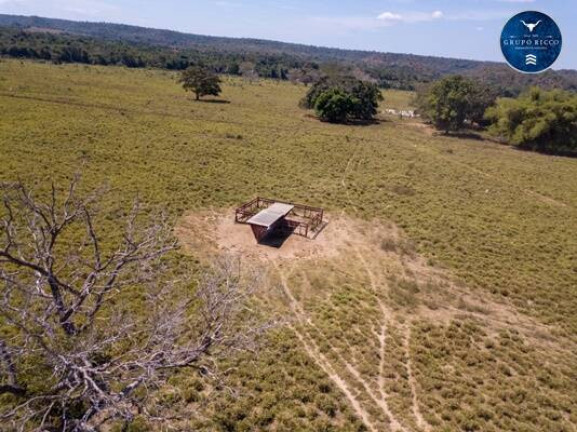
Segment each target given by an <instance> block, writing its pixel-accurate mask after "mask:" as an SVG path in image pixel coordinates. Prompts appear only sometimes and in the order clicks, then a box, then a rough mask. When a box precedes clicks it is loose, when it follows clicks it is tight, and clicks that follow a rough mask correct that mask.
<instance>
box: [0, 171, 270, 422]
mask: <svg viewBox="0 0 577 432" xmlns="http://www.w3.org/2000/svg"><path fill="white" fill-rule="evenodd" d="M78 181H79V178H78V177H76V178H75V179H74V180H73V181H72V182H71V184H70V186H69V187H68V189H67V191H66V193H65V194H64V196H63V197H62V198H61V196H60V193H59V190H58V188H57V187H56V186H54V185H52V187H51V190H50V194H49V198H48V201H47V202H46V203H44V202H42V201H41V200H38V199H37V198H36V197H35V196H34V195H33V194H32V193H31V192H30V191H29V190H28V189H27V188H26V187H25V186H23V185H22V184H13V185H2V186H1V190H2V192H3V199H2V202H3V209H4V210H3V211H2V212H1V213H0V216H1V219H0V239H2V240H0V282H1V283H2V284H3V286H2V290H1V291H0V324H3V326H4V327H6V326H8V327H9V328H11V329H12V330H11V332H10V337H9V338H8V337H6V335H3V334H2V333H0V394H2V393H10V394H12V395H13V396H14V397H15V399H14V403H13V404H11V405H10V406H7V407H0V422H1V421H6V422H10V424H12V425H13V426H14V428H15V429H21V430H29V429H34V428H40V429H39V430H41V429H42V428H49V429H51V430H54V429H55V430H62V431H88V430H99V429H100V428H101V427H103V426H104V424H106V423H107V422H109V421H111V420H115V419H125V420H127V419H128V420H129V419H131V418H133V416H134V413H135V412H136V411H141V412H146V409H142V406H141V403H142V402H141V400H140V399H139V397H137V392H136V390H137V389H139V388H146V389H153V388H155V387H157V386H159V385H160V383H162V382H163V380H164V379H165V378H166V377H167V376H168V375H169V374H170V373H171V371H173V370H174V369H177V368H184V367H200V366H201V364H204V360H208V359H211V361H215V360H217V359H218V358H222V357H223V356H227V355H230V353H231V352H234V351H236V350H239V349H250V348H252V347H253V346H254V341H255V340H256V339H257V338H258V336H259V335H260V334H262V333H263V332H264V331H266V329H267V328H268V325H267V324H262V323H260V322H259V321H258V320H257V319H254V315H253V314H251V313H249V310H248V304H249V303H250V299H251V294H252V293H251V287H252V286H254V285H255V284H257V283H258V280H257V278H255V277H253V276H251V277H246V276H243V275H242V272H241V271H240V264H239V262H238V261H235V260H233V259H223V260H221V261H220V262H218V263H216V264H215V266H214V268H212V269H208V270H207V271H206V272H205V273H203V274H202V275H201V276H200V277H199V278H197V277H196V278H195V277H194V275H193V274H192V273H191V272H188V271H180V270H179V269H175V268H173V267H171V266H170V265H168V264H169V262H171V261H170V260H169V259H166V258H165V257H166V255H167V254H168V253H170V252H171V251H173V250H175V249H176V247H177V245H176V243H175V242H174V240H173V238H172V234H171V233H172V230H171V227H170V225H169V223H168V221H167V219H166V217H164V216H163V215H162V214H153V215H152V216H151V217H149V218H144V217H143V215H142V212H141V208H140V205H139V204H138V203H135V204H134V205H133V207H132V210H131V211H130V213H129V214H128V216H126V217H125V218H123V220H121V221H115V225H116V226H118V225H121V226H122V225H124V230H123V232H122V233H121V235H120V236H118V235H109V236H108V237H110V238H106V239H105V238H104V237H102V236H101V234H100V232H99V229H98V227H99V225H100V224H101V223H102V221H100V219H99V218H98V212H97V211H96V210H95V205H96V203H97V202H98V199H99V197H100V196H101V193H96V194H93V195H92V196H89V197H87V198H82V197H79V196H78V195H77V186H78ZM119 222H120V224H119ZM111 238H112V239H114V238H117V239H119V240H117V241H116V245H115V246H114V242H113V241H112V240H111ZM172 262H174V257H172ZM30 364H34V365H35V366H34V370H33V371H31V370H30ZM31 389H34V390H31Z"/></svg>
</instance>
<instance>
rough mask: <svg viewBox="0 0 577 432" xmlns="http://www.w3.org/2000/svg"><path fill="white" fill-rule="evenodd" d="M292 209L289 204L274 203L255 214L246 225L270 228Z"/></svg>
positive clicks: (292, 206)
mask: <svg viewBox="0 0 577 432" xmlns="http://www.w3.org/2000/svg"><path fill="white" fill-rule="evenodd" d="M294 207H295V206H294V205H291V204H283V203H274V204H272V205H271V206H270V207H268V208H265V209H264V210H261V211H260V212H258V213H257V214H255V215H254V216H253V217H251V218H250V219H249V220H248V221H247V223H249V224H251V225H258V226H262V227H266V228H270V227H271V226H272V225H273V224H274V223H275V222H276V221H278V220H279V219H281V218H283V217H284V216H286V215H287V214H289V213H290V212H291V210H292V209H293V208H294Z"/></svg>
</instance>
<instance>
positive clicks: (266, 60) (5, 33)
mask: <svg viewBox="0 0 577 432" xmlns="http://www.w3.org/2000/svg"><path fill="white" fill-rule="evenodd" d="M0 27H2V29H0V54H2V55H5V56H12V57H31V58H43V59H46V60H53V61H59V62H70V61H75V62H84V63H96V64H124V65H126V66H131V67H145V66H152V67H165V68H169V69H181V68H184V67H187V66H188V65H189V64H190V63H194V62H196V61H203V62H205V63H208V64H210V65H212V66H213V67H214V68H215V70H217V71H219V72H222V73H232V74H244V73H247V70H248V72H251V73H255V74H257V75H259V76H263V77H268V78H280V79H287V78H289V73H290V71H291V70H293V71H294V70H295V69H296V70H315V69H318V68H319V67H322V66H323V65H326V64H333V63H336V64H338V65H340V66H342V67H346V68H350V69H358V71H357V72H361V73H363V74H365V75H366V76H367V77H368V78H372V79H374V80H376V81H378V82H379V84H380V85H382V86H384V87H397V88H413V87H415V86H417V85H418V84H419V83H426V82H430V81H432V80H435V79H438V78H440V77H442V76H445V75H450V74H465V75H471V76H474V77H477V78H479V79H483V80H486V81H488V82H491V83H493V84H495V85H498V86H501V87H503V92H504V93H507V92H510V93H513V94H514V93H517V92H518V91H520V90H521V89H522V88H524V87H526V86H529V85H541V86H543V87H546V88H551V87H557V88H565V89H571V90H577V71H548V72H546V73H544V74H541V75H536V76H529V75H520V74H518V73H516V72H514V71H512V70H511V69H510V68H509V67H508V66H506V65H505V64H503V63H496V62H481V61H473V60H462V59H452V58H443V57H432V56H419V55H412V54H394V53H381V52H376V51H361V50H344V49H336V48H323V47H317V46H310V45H301V44H293V43H285V42H276V41H268V40H260V39H247V38H228V37H214V36H202V35H195V34H187V33H180V32H176V31H171V30H158V29H151V28H145V27H137V26H131V25H123V24H109V23H94V22H76V21H68V20H60V19H52V18H41V17H33V16H32V17H28V16H17V15H3V14H0ZM251 65H252V71H251V70H250V69H251ZM293 75H294V74H293Z"/></svg>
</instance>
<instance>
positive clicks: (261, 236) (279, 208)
mask: <svg viewBox="0 0 577 432" xmlns="http://www.w3.org/2000/svg"><path fill="white" fill-rule="evenodd" d="M323 215H324V211H323V209H322V208H319V207H311V206H308V205H302V204H294V203H287V202H283V201H277V200H272V199H267V198H258V197H257V198H255V199H253V200H252V201H250V202H247V203H245V204H243V205H241V206H240V207H238V208H237V209H236V212H235V221H236V222H237V223H242V224H247V225H250V227H251V229H252V232H253V234H254V238H255V239H256V241H257V242H259V243H260V242H262V241H263V240H265V239H266V238H269V237H272V236H275V235H282V236H288V235H291V234H296V235H300V236H302V237H307V238H311V237H313V236H314V235H315V234H316V233H317V232H318V230H320V229H321V228H322V225H323Z"/></svg>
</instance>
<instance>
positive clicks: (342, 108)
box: [301, 76, 383, 123]
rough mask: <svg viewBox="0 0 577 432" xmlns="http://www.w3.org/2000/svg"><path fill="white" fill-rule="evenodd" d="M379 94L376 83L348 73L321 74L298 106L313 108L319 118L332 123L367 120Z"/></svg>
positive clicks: (374, 110)
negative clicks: (323, 75)
mask: <svg viewBox="0 0 577 432" xmlns="http://www.w3.org/2000/svg"><path fill="white" fill-rule="evenodd" d="M382 99H383V97H382V95H381V92H380V90H379V88H378V87H377V85H376V84H373V83H369V82H365V81H361V80H358V79H356V78H354V77H351V76H336V77H334V76H333V77H323V78H321V79H320V80H319V81H318V82H317V83H316V84H315V85H313V86H312V87H311V88H310V90H309V91H308V92H307V94H306V96H305V97H304V99H303V100H302V101H301V105H302V106H303V107H304V108H308V109H315V111H316V113H317V115H318V116H319V118H321V119H322V120H325V121H329V122H333V123H344V122H347V121H370V120H372V119H373V118H374V116H375V115H376V114H377V108H378V106H379V101H380V100H382Z"/></svg>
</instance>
